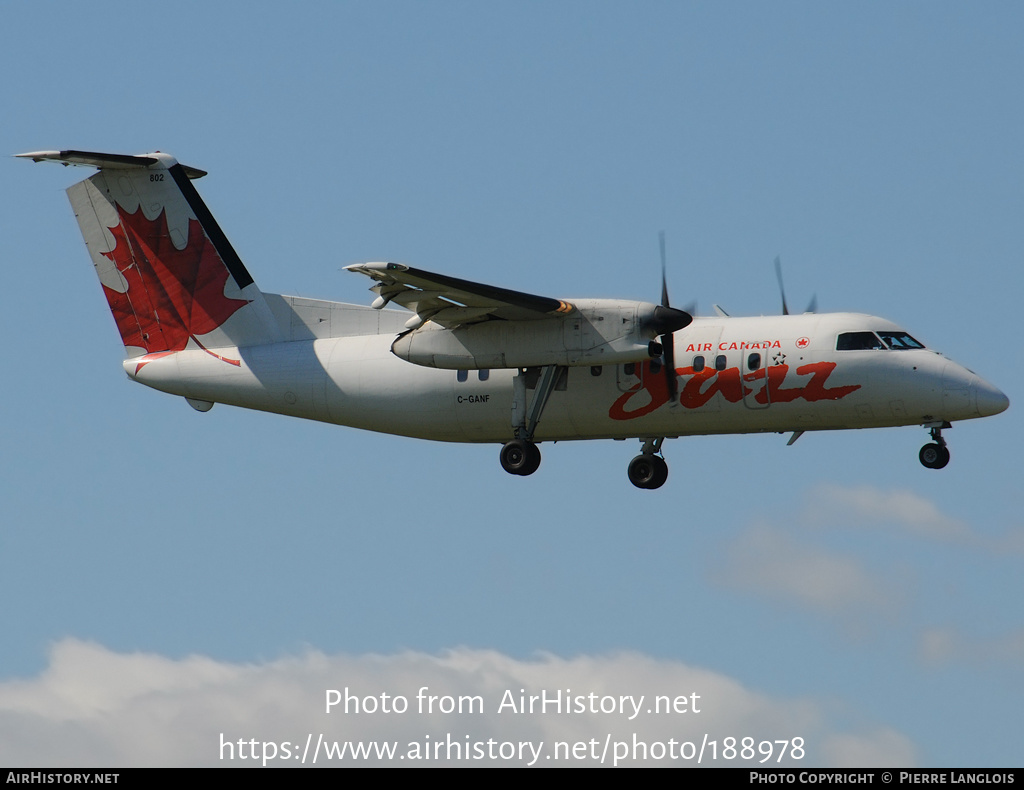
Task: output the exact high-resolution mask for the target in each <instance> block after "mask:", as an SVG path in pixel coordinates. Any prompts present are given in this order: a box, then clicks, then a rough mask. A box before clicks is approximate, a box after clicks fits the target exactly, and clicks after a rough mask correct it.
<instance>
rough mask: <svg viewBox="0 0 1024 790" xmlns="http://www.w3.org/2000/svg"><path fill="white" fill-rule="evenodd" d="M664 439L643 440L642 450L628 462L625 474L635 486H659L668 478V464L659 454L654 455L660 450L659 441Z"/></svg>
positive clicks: (649, 488)
mask: <svg viewBox="0 0 1024 790" xmlns="http://www.w3.org/2000/svg"><path fill="white" fill-rule="evenodd" d="M664 441H665V438H664V437H661V438H659V439H646V440H644V449H643V452H642V453H641V454H640V455H638V456H637V457H636V458H634V459H633V460H632V461H630V462H629V467H628V468H627V470H626V474H628V475H629V482H631V483H632V484H633V485H635V486H636V487H637V488H644V489H648V490H651V489H655V488H661V487H662V486H663V485H665V481H666V480H668V464H667V463H666V462H665V459H664V458H662V457H661V456H660V455H655V453H657V452H660V451H661V443H662V442H664Z"/></svg>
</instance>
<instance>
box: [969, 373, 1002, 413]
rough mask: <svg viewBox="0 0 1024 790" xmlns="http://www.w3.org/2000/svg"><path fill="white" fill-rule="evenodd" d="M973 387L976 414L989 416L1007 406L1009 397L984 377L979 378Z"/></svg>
mask: <svg viewBox="0 0 1024 790" xmlns="http://www.w3.org/2000/svg"><path fill="white" fill-rule="evenodd" d="M974 388H975V392H976V393H977V398H978V400H977V403H978V414H980V415H981V416H982V417H991V416H992V415H993V414H999V413H1000V412H1004V411H1006V410H1007V409H1008V408H1009V406H1010V399H1009V398H1007V397H1006V395H1005V394H1003V392H1002V391H1001V390H999V389H998V388H996V387H993V386H992V385H991V384H989V383H988V382H987V381H985V380H984V379H980V378H979V379H978V380H977V383H975V385H974Z"/></svg>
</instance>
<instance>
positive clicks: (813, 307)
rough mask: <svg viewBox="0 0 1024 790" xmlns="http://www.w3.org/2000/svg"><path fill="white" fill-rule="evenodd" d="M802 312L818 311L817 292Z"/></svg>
mask: <svg viewBox="0 0 1024 790" xmlns="http://www.w3.org/2000/svg"><path fill="white" fill-rule="evenodd" d="M804 312H805V313H816V312H818V295H817V294H815V295H814V296H812V297H811V301H810V302H809V303H808V304H807V309H806V310H805V311H804Z"/></svg>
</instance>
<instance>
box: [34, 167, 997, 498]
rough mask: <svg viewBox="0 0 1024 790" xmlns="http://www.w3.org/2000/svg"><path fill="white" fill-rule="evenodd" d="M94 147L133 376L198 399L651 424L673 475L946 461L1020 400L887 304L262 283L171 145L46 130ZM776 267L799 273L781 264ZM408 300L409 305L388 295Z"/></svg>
mask: <svg viewBox="0 0 1024 790" xmlns="http://www.w3.org/2000/svg"><path fill="white" fill-rule="evenodd" d="M17 156H19V157H23V158H27V159H32V160H34V161H36V162H40V161H54V162H60V163H62V164H64V165H81V166H87V167H92V168H96V169H97V170H98V172H97V173H96V174H94V175H92V176H90V177H89V178H87V179H86V180H84V181H81V182H79V183H76V184H74V185H72V186H71V187H69V188H68V190H67V193H68V197H69V199H70V201H71V205H72V207H73V209H74V212H75V216H76V218H77V220H78V224H79V227H80V229H81V232H82V235H83V237H84V239H85V244H86V247H87V248H88V251H89V255H90V257H91V258H92V262H93V265H94V266H95V268H96V273H97V275H98V276H99V280H100V283H101V285H102V288H103V293H104V295H105V296H106V299H107V302H108V305H109V307H110V310H111V312H112V314H113V316H114V321H115V323H116V325H117V328H118V331H119V332H120V335H121V339H122V341H123V343H124V347H125V352H126V354H127V357H126V359H125V360H124V363H123V364H124V370H125V372H126V373H127V374H128V377H129V378H130V379H132V380H133V381H137V382H139V383H141V384H145V385H146V386H149V387H152V388H154V389H157V390H161V391H163V392H167V393H171V394H174V395H179V396H182V397H184V398H185V400H186V401H187V402H188V403H189V405H190V406H192V407H193V408H194V409H196V410H197V411H200V412H206V411H209V410H210V409H211V408H212V407H213V405H214V404H216V403H224V404H229V405H233V406H240V407H243V408H249V409H258V410H262V411H268V412H274V413H277V414H285V415H291V416H294V417H301V418H305V419H310V420H319V421H321V422H326V423H334V424H337V425H345V426H351V427H354V428H361V429H365V430H370V431H378V432H383V433H389V434H397V435H402V436H411V437H417V438H421V439H431V440H437V441H447V442H472V443H496V444H500V445H501V450H500V454H499V460H500V462H501V466H502V467H503V468H504V469H505V471H506V472H509V473H510V474H513V475H520V476H526V475H530V474H533V473H534V472H535V471H536V470H537V468H538V467H539V466H540V461H541V454H540V450H539V448H538V444H540V443H542V442H557V441H568V440H579V439H619V440H622V439H639V440H640V442H641V443H642V447H641V451H640V454H639V455H637V456H636V457H635V458H633V459H632V460H631V461H630V462H629V465H628V470H627V471H628V477H629V480H630V482H631V483H632V484H633V485H635V486H636V487H638V488H641V489H657V488H659V487H661V486H662V485H663V484H664V483H665V481H666V480H667V478H668V464H667V463H666V461H665V458H664V455H663V452H662V449H663V443H664V441H665V440H666V439H669V438H677V437H680V436H690V435H700V434H705V435H706V434H739V433H760V432H777V433H790V434H791V437H790V439H789V442H788V444H792V443H793V442H795V441H796V440H797V439H798V438H800V436H802V435H803V434H804V433H805V432H806V431H825V430H842V429H852V428H878V427H892V426H902V425H921V426H923V427H924V428H926V429H927V430H928V431H929V433H930V436H931V441H930V442H929V443H928V444H926V445H925V446H924V447H922V448H921V451H920V453H919V460H920V462H921V463H922V464H923V465H924V466H925V467H928V468H930V469H941V468H943V467H945V466H946V464H947V463H948V462H949V457H950V455H949V450H948V448H947V444H946V440H945V438H944V437H943V435H942V431H943V430H944V429H947V428H950V427H951V424H952V422H954V421H956V420H968V419H974V418H980V417H987V416H990V415H994V414H998V413H1000V412H1002V411H1004V410H1006V409H1007V407H1008V406H1009V399H1008V398H1007V397H1006V395H1004V394H1003V393H1002V392H1000V391H999V390H998V389H997V388H996V387H994V386H993V385H991V384H989V383H988V382H987V381H985V380H983V379H982V378H980V377H979V376H978V375H976V374H975V373H973V372H972V371H970V370H968V369H966V368H964V367H962V366H961V365H958V364H957V363H955V362H953V361H951V360H949V359H947V358H946V357H944V356H942V355H941V354H940V353H938V352H936V351H933V350H931V349H928V348H925V347H924V345H922V344H921V343H920V342H918V341H917V340H916V339H915V338H914V337H912V336H911V335H910V334H908V333H907V332H906V331H905V330H904V329H903V328H901V327H900V326H898V325H897V324H894V323H892V322H890V321H886V320H884V319H882V318H877V317H875V316H870V315H860V314H854V313H820V314H819V313H814V312H808V313H805V314H803V315H790V314H789V311H788V309H787V308H786V305H785V292H784V291H783V314H782V315H778V316H768V317H763V316H762V317H732V316H729V315H727V314H726V313H725V311H724V310H722V309H721V308H719V307H717V306H716V315H715V316H713V317H694V316H692V315H691V314H690V313H688V312H687V311H684V310H679V309H677V308H674V307H672V306H671V305H670V304H669V298H668V289H667V287H666V286H665V276H664V244H663V245H662V295H661V296H662V299H661V303H660V304H654V303H649V302H637V301H625V300H617V299H594V298H587V299H583V298H580V299H555V298H551V297H546V296H537V295H534V294H530V293H523V292H520V291H513V290H509V289H506V288H499V287H495V286H490V285H483V284H480V283H475V282H470V281H468V280H462V279H458V278H455V277H448V276H445V275H441V274H434V273H431V272H427V271H423V270H422V269H416V268H413V267H411V266H406V265H404V264H401V263H394V262H369V263H360V264H355V265H351V266H347V267H346V268H347V270H348V271H351V272H354V273H357V274H360V275H363V276H366V277H368V278H370V279H371V280H372V281H373V282H374V284H373V286H372V287H371V289H370V290H371V291H373V292H374V293H375V294H376V298H375V299H374V301H373V303H372V304H371V305H370V306H364V305H353V304H344V303H339V302H329V301H321V300H315V299H306V298H302V297H296V296H284V295H281V294H272V293H264V292H263V291H260V290H259V288H258V287H257V286H256V284H255V282H254V280H253V278H252V276H251V275H250V274H249V271H248V270H247V269H246V267H245V265H244V264H243V263H242V261H241V259H240V258H239V256H238V255H237V253H236V252H235V250H234V248H233V247H232V246H231V244H230V242H229V241H228V239H227V236H225V234H224V232H223V231H222V230H221V228H220V226H219V225H218V224H217V221H216V220H215V219H214V218H213V215H212V214H211V213H210V210H209V209H208V208H207V206H206V204H205V203H204V202H203V200H202V198H201V197H200V196H199V193H198V192H197V191H196V188H195V186H194V185H193V184H192V181H193V180H194V179H197V178H201V177H202V176H205V175H206V172H205V171H203V170H199V169H197V168H193V167H188V166H185V165H182V164H180V163H179V162H178V161H177V160H176V159H175V158H174V157H172V156H170V155H168V154H166V153H159V152H156V153H149V154H141V155H125V154H109V153H96V152H89V151H74V150H66V151H36V152H31V153H26V154H18V155H17ZM778 273H779V284H780V287H781V285H782V282H781V271H779V272H778ZM392 304H393V305H397V306H400V307H402V308H405V310H407V311H411V313H412V315H411V316H409V315H408V313H405V312H401V311H399V310H388V309H383V308H385V307H387V306H388V305H392Z"/></svg>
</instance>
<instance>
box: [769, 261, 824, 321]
mask: <svg viewBox="0 0 1024 790" xmlns="http://www.w3.org/2000/svg"><path fill="white" fill-rule="evenodd" d="M775 278H776V279H777V280H778V281H779V293H780V294H781V295H782V314H783V315H789V307H787V306H786V289H785V288H784V287H783V285H782V260H781V259H780V258H779V256H778V255H776V256H775ZM804 312H805V313H816V312H818V295H817V294H814V296H812V297H811V301H810V302H809V303H808V304H807V309H806V310H804Z"/></svg>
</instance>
